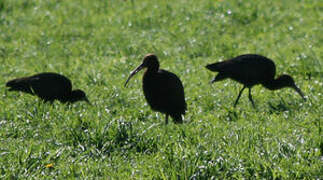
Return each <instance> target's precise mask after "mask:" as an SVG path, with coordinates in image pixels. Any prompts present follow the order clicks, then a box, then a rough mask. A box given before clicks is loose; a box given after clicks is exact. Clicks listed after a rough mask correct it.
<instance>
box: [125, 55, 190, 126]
mask: <svg viewBox="0 0 323 180" xmlns="http://www.w3.org/2000/svg"><path fill="white" fill-rule="evenodd" d="M143 68H147V70H146V71H145V74H144V76H143V83H142V85H143V91H144V95H145V98H146V100H147V102H148V104H149V105H150V107H151V109H153V110H155V111H158V112H161V113H164V114H166V117H165V121H166V124H168V116H171V117H172V118H173V121H174V122H175V123H183V119H182V115H184V114H185V111H186V109H187V105H186V102H185V96H184V88H183V85H182V82H181V80H180V79H179V78H178V77H177V76H176V75H175V74H174V73H171V72H169V71H166V70H163V69H160V68H159V62H158V58H157V56H156V55H154V54H147V55H146V56H145V57H144V59H143V62H142V64H141V65H139V66H138V67H137V68H136V69H135V70H134V71H132V72H131V74H130V76H129V77H128V79H127V81H126V83H125V86H126V85H127V83H128V82H129V80H130V79H131V77H133V76H134V75H135V74H136V73H137V72H139V71H140V70H142V69H143Z"/></svg>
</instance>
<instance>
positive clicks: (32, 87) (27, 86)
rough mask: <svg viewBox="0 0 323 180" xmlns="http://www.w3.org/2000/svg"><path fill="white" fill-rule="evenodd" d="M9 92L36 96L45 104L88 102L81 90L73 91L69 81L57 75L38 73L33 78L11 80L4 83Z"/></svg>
mask: <svg viewBox="0 0 323 180" xmlns="http://www.w3.org/2000/svg"><path fill="white" fill-rule="evenodd" d="M6 86H7V87H9V88H10V89H9V91H21V92H25V93H29V94H32V95H36V96H38V97H40V98H41V99H42V100H44V101H45V102H47V101H50V102H53V101H54V100H59V101H61V102H63V103H66V102H69V103H73V102H76V101H80V100H84V101H86V102H89V101H88V99H87V97H86V95H85V93H84V92H83V91H82V90H79V89H77V90H73V91H72V83H71V81H70V80H69V79H68V78H67V77H65V76H63V75H60V74H57V73H40V74H36V75H33V76H28V77H22V78H17V79H13V80H11V81H8V82H7V83H6Z"/></svg>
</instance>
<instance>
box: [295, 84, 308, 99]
mask: <svg viewBox="0 0 323 180" xmlns="http://www.w3.org/2000/svg"><path fill="white" fill-rule="evenodd" d="M294 89H295V91H296V92H297V93H298V94H299V95H300V96H301V97H302V98H303V99H304V100H306V98H305V96H304V93H303V92H302V91H301V89H299V88H298V87H297V86H294Z"/></svg>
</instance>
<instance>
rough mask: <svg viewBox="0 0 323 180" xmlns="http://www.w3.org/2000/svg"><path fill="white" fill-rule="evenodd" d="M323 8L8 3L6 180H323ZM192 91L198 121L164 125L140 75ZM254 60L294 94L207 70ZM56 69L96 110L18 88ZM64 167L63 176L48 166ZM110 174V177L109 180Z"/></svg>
mask: <svg viewBox="0 0 323 180" xmlns="http://www.w3.org/2000/svg"><path fill="white" fill-rule="evenodd" d="M322 5H323V4H322V2H321V1H319V0H308V1H305V0H291V1H290V0H282V1H260V0H255V1H253V0H248V1H242V0H239V1H234V0H228V1H226V0H223V1H213V0H209V1H207V0H205V1H193V0H177V1H169V0H167V1H160V0H142V1H135V0H132V1H131V0H128V1H121V0H110V1H104V0H96V1H89V0H88V1H86V0H82V1H77V0H74V1H72V0H69V1H63V0H1V1H0V62H1V66H0V75H1V76H0V95H1V100H0V107H1V108H0V179H23V178H30V179H39V178H42V179H54V178H57V179H63V178H73V177H74V178H82V179H83V178H88V179H92V178H94V177H98V178H100V177H101V178H104V179H105V178H106V177H110V178H111V179H212V178H215V179H222V178H228V179H241V178H246V179H249V178H250V179H276V178H277V179H322V178H323V170H322V169H323V167H322V164H323V163H322V162H323V160H322V159H323V158H322V157H323V154H322V153H323V137H322V132H321V129H322V120H321V119H322V115H323V105H322V104H323V97H322V96H323V90H322V85H323V81H322V77H323V76H322V69H323V67H322V58H323V56H322V52H323V47H322V42H323V37H322V33H323V32H322V21H323V11H322ZM151 52H153V53H155V54H157V55H158V57H159V58H160V63H161V67H162V68H164V69H167V70H169V71H172V72H174V73H175V74H177V75H178V76H179V77H180V79H181V80H182V82H183V84H184V87H185V95H186V101H187V103H188V111H187V114H186V115H185V123H184V124H183V125H176V124H173V123H170V124H169V125H167V126H165V125H164V116H163V115H162V114H160V113H157V112H153V111H152V110H151V109H150V108H149V106H148V105H147V103H146V101H145V99H144V96H143V93H142V89H141V76H142V73H139V75H137V76H136V77H134V78H133V79H132V81H130V83H129V85H128V87H127V88H124V87H123V84H124V82H125V80H126V78H127V76H128V75H129V72H130V71H131V70H132V69H134V68H135V67H136V66H137V65H139V64H140V63H141V59H142V57H143V56H144V55H145V54H146V53H151ZM244 53H257V54H262V55H265V56H267V57H269V58H271V59H273V60H274V61H275V63H276V66H277V74H282V73H288V74H290V75H292V76H293V77H294V78H295V81H296V83H297V85H298V86H299V87H300V88H301V89H302V90H303V92H304V93H305V94H306V96H307V97H308V101H306V102H304V101H303V100H302V99H301V98H300V97H299V96H298V95H297V94H296V93H295V92H294V91H293V90H291V89H282V90H279V91H275V92H272V91H269V90H266V89H264V88H263V87H261V86H256V87H255V88H253V97H254V100H255V103H256V105H257V109H253V108H252V105H251V104H250V102H249V101H248V98H247V93H246V92H245V93H244V94H243V95H242V97H241V99H240V102H239V104H238V106H237V108H235V109H234V108H233V103H234V100H235V98H236V97H237V95H238V92H239V90H240V88H241V85H240V84H238V83H236V82H233V81H231V80H226V81H223V82H218V83H215V84H213V85H210V84H209V81H210V80H211V78H212V77H214V75H215V74H214V73H212V72H210V71H207V70H206V69H205V68H204V66H205V65H206V64H208V63H212V62H216V61H220V60H223V59H226V58H231V57H234V56H237V55H239V54H244ZM43 71H53V72H58V73H61V74H64V75H66V76H67V77H69V78H70V79H72V81H73V86H74V87H75V88H80V89H83V90H85V91H86V92H87V94H88V97H89V99H90V100H91V102H92V103H93V104H94V106H89V105H87V104H86V103H81V102H80V103H75V104H73V105H64V104H61V103H59V102H55V103H54V104H53V105H51V104H46V103H45V104H44V103H42V102H41V101H40V100H39V99H38V98H36V97H34V96H30V95H27V94H22V93H16V92H10V93H9V92H7V91H6V90H5V86H4V85H5V82H6V81H7V80H10V79H12V78H15V77H20V76H27V75H32V74H35V73H39V72H43ZM49 164H52V167H48V166H47V165H49ZM110 178H109V179H110Z"/></svg>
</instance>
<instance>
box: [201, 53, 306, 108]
mask: <svg viewBox="0 0 323 180" xmlns="http://www.w3.org/2000/svg"><path fill="white" fill-rule="evenodd" d="M206 68H207V69H209V70H211V71H215V72H219V73H218V74H217V76H216V77H215V78H214V79H213V80H212V81H211V83H214V82H217V81H222V80H224V79H227V78H230V79H233V80H235V81H238V82H239V83H241V84H243V88H242V89H241V90H240V92H239V95H238V97H237V99H236V101H235V103H234V107H235V106H236V105H237V104H238V101H239V99H240V96H241V94H242V92H243V90H244V89H245V88H249V100H250V101H251V103H252V105H253V107H255V103H254V101H253V100H252V96H251V88H252V87H253V86H254V85H257V84H261V85H263V86H264V87H265V88H267V89H269V90H277V89H281V88H285V87H290V88H293V89H294V90H295V91H296V92H297V93H298V94H299V95H300V96H301V97H302V98H303V99H304V100H305V96H304V94H303V92H302V91H301V90H300V89H299V88H298V87H297V86H296V84H295V82H294V79H293V78H292V77H291V76H289V75H286V74H283V75H280V76H278V77H277V78H276V79H275V74H276V67H275V63H274V62H273V61H272V60H271V59H269V58H267V57H264V56H261V55H256V54H245V55H240V56H237V57H235V58H232V59H228V60H225V61H222V62H216V63H214V64H209V65H207V66H206Z"/></svg>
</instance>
